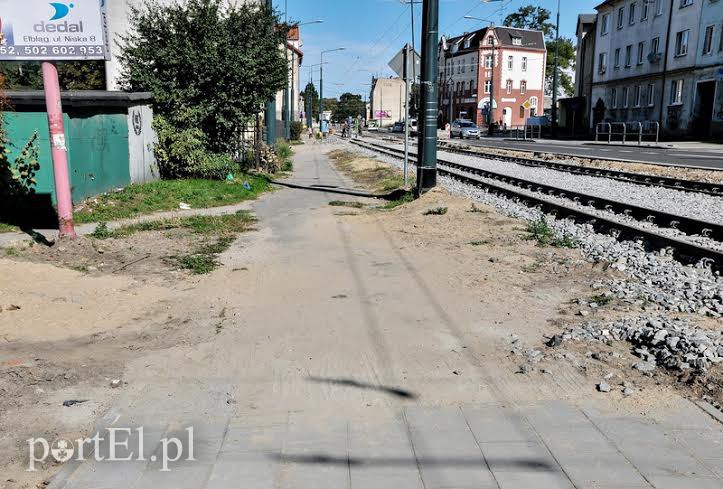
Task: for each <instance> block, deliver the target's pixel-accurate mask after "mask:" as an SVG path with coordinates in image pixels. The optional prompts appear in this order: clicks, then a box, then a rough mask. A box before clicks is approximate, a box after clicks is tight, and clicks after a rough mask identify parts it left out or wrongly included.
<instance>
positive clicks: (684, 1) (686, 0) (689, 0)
mask: <svg viewBox="0 0 723 489" xmlns="http://www.w3.org/2000/svg"><path fill="white" fill-rule="evenodd" d="M688 5H693V0H680V8H683V7H687V6H688Z"/></svg>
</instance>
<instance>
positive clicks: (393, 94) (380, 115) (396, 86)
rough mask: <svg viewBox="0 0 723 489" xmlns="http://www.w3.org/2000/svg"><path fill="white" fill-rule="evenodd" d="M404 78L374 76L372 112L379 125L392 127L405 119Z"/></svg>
mask: <svg viewBox="0 0 723 489" xmlns="http://www.w3.org/2000/svg"><path fill="white" fill-rule="evenodd" d="M405 86H406V85H405V83H404V80H402V79H401V78H373V79H372V89H371V93H370V97H369V104H370V107H371V114H369V117H370V118H371V119H374V120H375V121H377V124H378V125H379V127H390V126H392V125H394V123H395V122H398V121H403V120H404V89H405Z"/></svg>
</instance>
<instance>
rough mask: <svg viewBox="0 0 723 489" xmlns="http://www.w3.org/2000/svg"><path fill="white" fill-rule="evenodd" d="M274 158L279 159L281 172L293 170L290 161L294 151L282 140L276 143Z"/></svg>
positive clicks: (292, 164)
mask: <svg viewBox="0 0 723 489" xmlns="http://www.w3.org/2000/svg"><path fill="white" fill-rule="evenodd" d="M276 156H278V157H279V160H280V165H279V166H280V168H281V171H292V170H293V169H294V163H293V161H292V157H293V156H294V150H293V148H292V147H291V146H290V145H289V143H287V142H286V141H283V140H282V141H278V142H277V143H276Z"/></svg>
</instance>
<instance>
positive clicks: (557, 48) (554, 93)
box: [543, 0, 560, 136]
mask: <svg viewBox="0 0 723 489" xmlns="http://www.w3.org/2000/svg"><path fill="white" fill-rule="evenodd" d="M559 64H560V0H557V27H556V28H555V68H554V70H555V71H554V73H553V74H552V133H553V135H555V136H556V135H557V84H558V76H559V75H558V71H559V68H558V67H559ZM543 107H544V106H543Z"/></svg>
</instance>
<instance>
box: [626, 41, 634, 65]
mask: <svg viewBox="0 0 723 489" xmlns="http://www.w3.org/2000/svg"><path fill="white" fill-rule="evenodd" d="M632 57H633V46H632V44H630V45H628V46H625V67H626V68H630V63H631V62H632Z"/></svg>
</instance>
